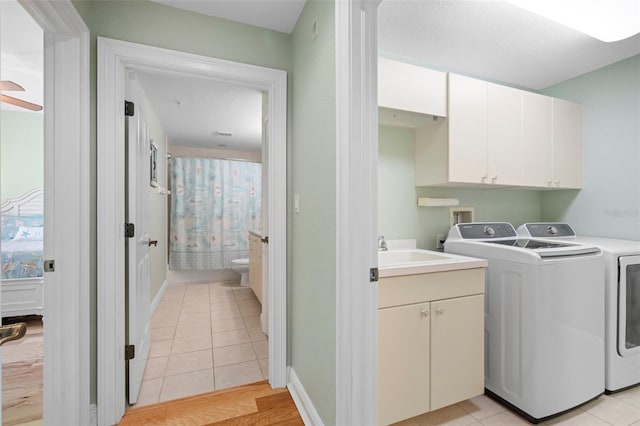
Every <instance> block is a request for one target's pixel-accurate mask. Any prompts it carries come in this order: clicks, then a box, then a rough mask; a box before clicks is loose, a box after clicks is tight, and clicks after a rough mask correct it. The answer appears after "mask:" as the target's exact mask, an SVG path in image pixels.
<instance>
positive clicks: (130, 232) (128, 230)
mask: <svg viewBox="0 0 640 426" xmlns="http://www.w3.org/2000/svg"><path fill="white" fill-rule="evenodd" d="M135 234H136V226H135V225H134V224H133V223H125V224H124V237H125V238H133V236H134V235H135Z"/></svg>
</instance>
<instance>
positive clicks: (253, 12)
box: [152, 0, 305, 34]
mask: <svg viewBox="0 0 640 426" xmlns="http://www.w3.org/2000/svg"><path fill="white" fill-rule="evenodd" d="M152 1H154V2H156V3H162V4H166V5H168V6H173V7H177V8H180V9H186V10H190V11H192V12H197V13H202V14H204V15H209V16H216V17H218V18H224V19H229V20H231V21H236V22H242V23H243V24H249V25H254V26H256V27H263V28H267V29H270V30H274V31H280V32H283V33H288V34H289V33H291V32H292V31H293V29H294V28H295V26H296V22H298V17H299V16H300V13H301V12H302V9H303V7H304V3H305V0H152Z"/></svg>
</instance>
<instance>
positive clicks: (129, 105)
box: [124, 101, 134, 117]
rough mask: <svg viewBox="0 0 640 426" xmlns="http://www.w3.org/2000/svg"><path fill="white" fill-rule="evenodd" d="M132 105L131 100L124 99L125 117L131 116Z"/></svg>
mask: <svg viewBox="0 0 640 426" xmlns="http://www.w3.org/2000/svg"><path fill="white" fill-rule="evenodd" d="M133 111H134V105H133V102H129V101H124V115H125V116H127V117H133Z"/></svg>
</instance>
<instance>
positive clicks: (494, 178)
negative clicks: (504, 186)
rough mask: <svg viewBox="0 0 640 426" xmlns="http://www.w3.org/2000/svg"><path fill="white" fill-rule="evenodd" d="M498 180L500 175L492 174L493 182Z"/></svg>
mask: <svg viewBox="0 0 640 426" xmlns="http://www.w3.org/2000/svg"><path fill="white" fill-rule="evenodd" d="M496 180H498V175H493V176H491V183H496Z"/></svg>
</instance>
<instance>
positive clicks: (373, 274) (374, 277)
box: [369, 268, 378, 283]
mask: <svg viewBox="0 0 640 426" xmlns="http://www.w3.org/2000/svg"><path fill="white" fill-rule="evenodd" d="M369 282H371V283H375V282H378V268H371V269H369Z"/></svg>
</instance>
